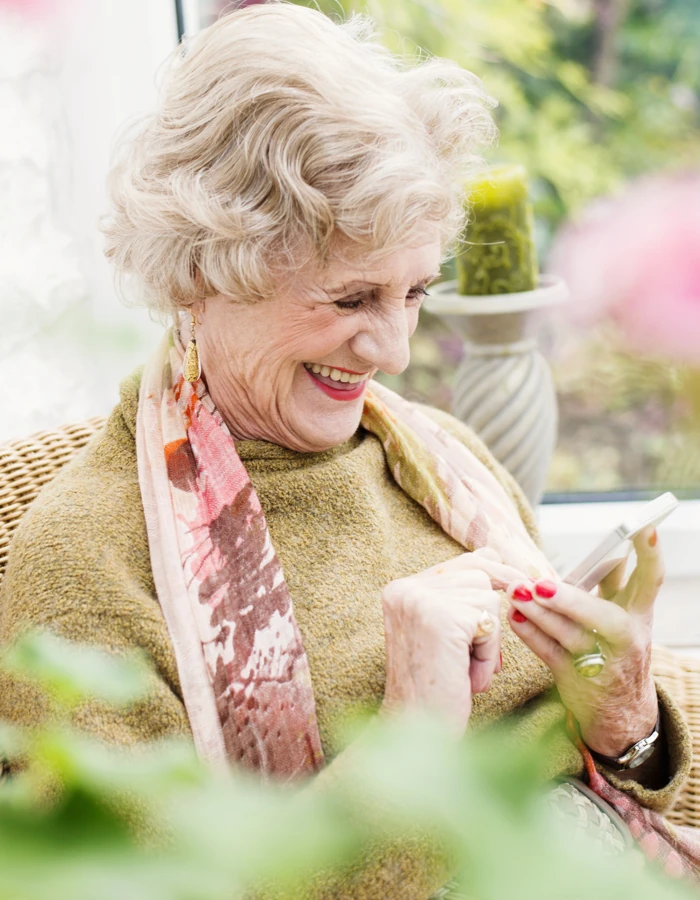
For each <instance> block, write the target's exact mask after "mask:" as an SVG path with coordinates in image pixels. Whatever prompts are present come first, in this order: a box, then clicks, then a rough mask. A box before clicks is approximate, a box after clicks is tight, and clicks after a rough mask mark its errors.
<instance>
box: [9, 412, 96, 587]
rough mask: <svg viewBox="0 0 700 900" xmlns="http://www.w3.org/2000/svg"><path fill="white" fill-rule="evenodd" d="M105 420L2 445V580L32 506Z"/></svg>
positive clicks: (89, 421)
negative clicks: (11, 549) (17, 530)
mask: <svg viewBox="0 0 700 900" xmlns="http://www.w3.org/2000/svg"><path fill="white" fill-rule="evenodd" d="M104 422H105V419H104V418H102V417H100V418H95V419H89V420H88V421H87V422H83V423H81V424H80V425H65V426H64V427H62V428H57V429H56V430H55V431H43V432H41V433H39V434H35V435H32V437H30V438H25V439H22V440H15V441H9V442H8V443H6V444H0V581H2V578H3V576H4V574H5V567H6V566H7V552H8V549H9V546H10V540H11V539H12V535H13V534H14V530H15V528H16V527H17V525H18V523H19V520H20V519H21V518H22V516H23V515H24V513H25V510H26V509H27V507H28V506H29V504H30V503H31V502H32V500H34V498H35V497H36V495H37V494H38V493H39V491H40V490H41V489H42V488H43V486H44V485H45V484H48V482H49V481H51V479H52V478H53V477H54V475H56V473H57V472H58V470H59V469H60V468H61V466H64V465H65V464H66V463H67V462H68V461H69V460H70V459H72V457H74V456H75V454H76V453H77V452H78V451H79V450H80V449H81V448H82V447H84V446H85V444H87V442H88V440H89V439H90V438H91V437H92V435H93V434H94V433H95V432H96V431H98V430H99V429H100V428H101V427H102V425H103V424H104Z"/></svg>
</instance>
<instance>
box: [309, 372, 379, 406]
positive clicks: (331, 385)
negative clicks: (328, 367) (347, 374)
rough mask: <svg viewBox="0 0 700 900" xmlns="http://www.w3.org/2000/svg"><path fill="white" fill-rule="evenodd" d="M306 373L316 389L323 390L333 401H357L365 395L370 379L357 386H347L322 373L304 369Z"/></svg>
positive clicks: (356, 384) (358, 383)
mask: <svg viewBox="0 0 700 900" xmlns="http://www.w3.org/2000/svg"><path fill="white" fill-rule="evenodd" d="M304 371H305V372H306V374H307V375H308V376H309V378H310V379H311V380H312V381H313V383H314V384H315V385H316V387H317V388H319V390H322V391H323V393H324V394H325V395H326V396H327V397H330V398H331V399H332V400H357V399H358V398H359V397H361V396H362V395H363V394H364V392H365V388H366V387H367V382H368V381H369V378H364V379H363V380H362V381H358V382H357V383H355V384H347V383H344V382H342V381H333V379H332V378H329V377H328V376H325V375H321V374H320V373H315V372H311V371H310V370H309V369H307V368H304Z"/></svg>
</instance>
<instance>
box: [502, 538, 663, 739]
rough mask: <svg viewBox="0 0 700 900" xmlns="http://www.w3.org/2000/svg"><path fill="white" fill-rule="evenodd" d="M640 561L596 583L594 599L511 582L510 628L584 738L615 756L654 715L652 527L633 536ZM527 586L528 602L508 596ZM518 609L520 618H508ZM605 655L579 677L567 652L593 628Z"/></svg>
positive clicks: (657, 573) (658, 569)
mask: <svg viewBox="0 0 700 900" xmlns="http://www.w3.org/2000/svg"><path fill="white" fill-rule="evenodd" d="M634 546H635V550H636V552H637V566H636V568H635V570H634V572H633V573H632V575H631V576H630V579H629V581H628V582H627V583H626V584H624V585H623V584H622V580H623V574H624V567H622V566H621V567H619V568H618V569H617V570H616V571H615V572H613V573H612V575H610V576H609V577H608V578H607V579H606V580H605V581H604V582H603V583H602V584H601V586H600V588H599V594H600V596H598V597H596V596H593V595H592V594H588V593H586V592H585V591H582V590H580V589H578V588H575V587H572V586H571V585H568V584H564V583H561V582H560V583H558V584H552V585H551V587H554V588H556V592H555V593H554V595H553V596H552V597H543V596H540V595H538V593H537V589H536V585H534V584H533V583H532V582H528V581H527V580H526V579H519V580H518V581H515V582H513V583H511V584H510V585H509V587H508V596H509V597H510V598H511V604H512V608H511V610H510V614H509V619H510V623H511V626H512V628H513V631H514V632H515V633H516V634H517V635H518V637H519V638H520V639H521V640H522V641H523V642H524V643H525V644H527V646H528V647H529V648H530V649H531V650H532V651H533V652H534V653H536V654H537V655H538V656H539V657H540V659H542V660H543V662H545V663H546V664H547V665H548V666H549V668H550V669H551V670H552V674H553V675H554V680H555V682H556V685H557V688H558V689H559V693H560V695H561V698H562V701H563V702H564V704H565V705H566V707H567V708H568V709H570V710H571V711H572V712H573V714H574V716H575V717H576V719H577V720H578V722H579V724H580V726H581V734H582V737H583V739H584V741H585V742H586V744H587V745H588V746H589V747H591V749H593V750H596V751H597V752H598V753H603V754H604V755H605V756H620V755H621V754H622V753H624V752H625V751H626V750H627V749H628V748H629V747H630V746H631V745H632V744H634V743H636V742H637V741H639V740H641V739H642V738H644V737H646V736H647V735H649V734H650V733H651V732H652V730H653V728H654V725H655V724H656V718H657V714H658V700H657V696H656V688H655V686H654V681H653V679H652V675H651V630H652V622H653V615H654V601H655V600H656V596H657V594H658V592H659V588H660V587H661V584H662V583H663V578H664V568H663V561H662V558H661V554H660V552H659V547H658V544H657V540H656V532H655V531H654V530H653V529H647V530H646V531H643V532H641V534H640V535H639V536H638V537H637V538H636V539H635V541H634ZM523 584H525V585H526V586H527V587H528V588H529V589H530V590H531V591H532V594H533V599H532V600H530V601H527V600H526V601H522V600H517V599H513V591H514V590H515V589H516V588H517V587H518V585H523ZM516 610H519V611H520V612H521V613H522V614H523V615H524V616H525V617H526V621H525V622H517V621H514V620H513V613H514V612H515V611H516ZM593 629H595V630H596V631H597V632H598V641H599V643H600V645H601V647H602V649H603V651H604V653H605V654H606V656H607V660H606V663H605V666H604V668H603V671H602V672H601V673H600V675H597V676H596V677H595V678H582V677H581V676H580V675H579V674H578V672H577V671H576V670H575V669H574V667H573V665H572V661H571V654H576V653H583V652H586V651H589V650H591V648H592V646H593V645H594V643H595V638H594V637H593V635H592V633H591V632H592V631H593Z"/></svg>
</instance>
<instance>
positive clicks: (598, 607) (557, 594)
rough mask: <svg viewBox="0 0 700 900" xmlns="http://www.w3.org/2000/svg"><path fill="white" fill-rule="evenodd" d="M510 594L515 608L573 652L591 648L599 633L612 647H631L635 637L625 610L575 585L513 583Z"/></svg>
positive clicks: (510, 586)
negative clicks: (592, 637) (594, 633)
mask: <svg viewBox="0 0 700 900" xmlns="http://www.w3.org/2000/svg"><path fill="white" fill-rule="evenodd" d="M506 593H507V595H508V597H509V598H510V599H511V602H512V604H513V606H514V607H515V609H517V610H518V611H519V612H520V613H521V614H522V615H524V616H525V617H526V618H527V619H528V620H529V621H531V622H532V623H534V624H535V625H537V627H538V628H540V629H541V630H542V631H543V632H545V633H546V634H547V635H549V636H550V637H551V638H553V639H554V640H556V641H558V642H559V643H560V644H561V645H562V647H564V648H565V649H566V650H568V651H569V652H570V653H580V652H582V651H584V650H587V649H590V647H591V632H592V631H597V632H598V634H600V636H601V637H602V638H603V639H604V640H605V641H607V642H608V643H609V644H610V645H611V646H617V647H620V648H625V647H627V646H629V644H630V642H631V640H632V635H631V631H630V619H629V616H628V615H627V613H626V611H625V610H624V609H622V608H621V607H619V606H617V605H616V604H614V603H610V602H609V601H607V600H602V599H601V598H599V597H593V596H591V595H590V594H588V593H586V592H585V591H583V590H581V589H580V588H576V587H574V586H573V585H570V584H565V583H563V582H559V583H558V584H555V583H554V582H552V581H540V582H537V584H535V585H523V584H522V583H520V584H511V585H509V586H508V590H507V592H506Z"/></svg>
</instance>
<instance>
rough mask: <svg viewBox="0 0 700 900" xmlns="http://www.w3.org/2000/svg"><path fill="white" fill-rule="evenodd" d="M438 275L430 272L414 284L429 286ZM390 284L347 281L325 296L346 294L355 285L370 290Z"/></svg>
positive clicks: (328, 291) (327, 290) (327, 291)
mask: <svg viewBox="0 0 700 900" xmlns="http://www.w3.org/2000/svg"><path fill="white" fill-rule="evenodd" d="M439 275H440V273H439V272H431V273H430V275H425V276H424V277H423V278H419V279H418V280H417V281H416V282H415V284H429V283H430V282H431V281H434V280H435V279H436V278H437V277H438V276H439ZM389 283H390V282H388V281H387V282H384V283H383V284H382V283H380V282H375V281H348V282H347V283H346V284H341V285H340V286H338V287H332V288H326V294H328V295H329V296H330V295H331V294H347V293H349V292H350V289H351V288H352V287H354V286H355V285H358V286H359V285H361V286H362V287H363V288H364V289H368V290H369V289H372V288H378V287H387V285H388V284H389Z"/></svg>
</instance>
